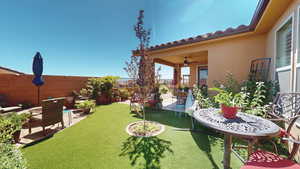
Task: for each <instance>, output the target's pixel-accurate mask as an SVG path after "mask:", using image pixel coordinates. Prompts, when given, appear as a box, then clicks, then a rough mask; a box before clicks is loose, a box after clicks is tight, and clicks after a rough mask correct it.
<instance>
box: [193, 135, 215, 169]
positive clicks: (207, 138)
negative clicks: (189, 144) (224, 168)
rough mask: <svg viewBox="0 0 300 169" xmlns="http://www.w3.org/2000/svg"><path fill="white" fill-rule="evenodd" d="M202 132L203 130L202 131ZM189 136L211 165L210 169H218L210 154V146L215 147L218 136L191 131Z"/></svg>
mask: <svg viewBox="0 0 300 169" xmlns="http://www.w3.org/2000/svg"><path fill="white" fill-rule="evenodd" d="M203 131H204V130H203ZM191 135H192V137H193V139H194V141H195V142H196V144H197V146H198V147H199V148H200V149H201V150H202V151H204V152H205V154H206V156H207V158H208V159H209V161H210V162H211V164H212V167H213V168H212V169H219V166H218V165H217V164H216V162H215V160H214V158H213V156H212V154H211V146H213V145H216V144H217V143H218V140H219V139H218V135H217V134H216V135H213V136H212V135H210V134H208V133H206V132H204V133H203V132H193V131H191Z"/></svg>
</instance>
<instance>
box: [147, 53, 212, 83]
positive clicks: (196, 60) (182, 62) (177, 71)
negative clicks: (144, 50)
mask: <svg viewBox="0 0 300 169" xmlns="http://www.w3.org/2000/svg"><path fill="white" fill-rule="evenodd" d="M153 56H154V62H155V63H159V64H162V65H166V66H170V67H172V68H173V85H174V87H176V88H179V87H183V86H185V87H192V86H193V85H207V78H208V51H207V50H203V51H199V52H190V51H184V52H182V53H180V54H173V55H168V54H165V55H162V56H156V55H153ZM183 67H188V68H189V72H190V74H182V71H181V69H182V68H183Z"/></svg>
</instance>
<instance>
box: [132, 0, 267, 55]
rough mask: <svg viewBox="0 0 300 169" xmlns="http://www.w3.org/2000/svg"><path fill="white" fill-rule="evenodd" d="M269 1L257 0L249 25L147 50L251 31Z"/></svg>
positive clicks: (151, 49) (134, 52) (163, 44)
mask: <svg viewBox="0 0 300 169" xmlns="http://www.w3.org/2000/svg"><path fill="white" fill-rule="evenodd" d="M269 1H270V0H260V1H259V3H258V6H257V8H256V10H255V13H254V16H253V18H252V20H251V23H250V24H249V25H240V26H238V27H236V28H227V29H226V30H223V31H222V30H218V31H216V32H213V33H207V34H204V35H198V36H195V37H190V38H186V39H181V40H177V41H173V42H167V43H162V44H159V45H155V46H151V47H150V48H149V50H150V51H154V50H159V49H165V48H170V47H175V46H180V45H186V44H191V43H196V42H202V41H206V40H211V39H217V38H222V37H226V36H231V35H236V34H240V33H245V32H250V31H253V30H254V29H255V28H256V25H257V24H258V22H259V20H260V19H261V17H262V15H263V13H264V11H265V9H266V7H267V5H268V3H269ZM132 52H133V54H138V53H139V51H138V50H134V51H132Z"/></svg>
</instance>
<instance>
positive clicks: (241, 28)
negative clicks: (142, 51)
mask: <svg viewBox="0 0 300 169" xmlns="http://www.w3.org/2000/svg"><path fill="white" fill-rule="evenodd" d="M250 29H251V27H250V26H246V25H240V26H238V27H237V28H227V29H226V30H224V31H221V30H218V31H216V32H213V33H207V34H204V35H198V36H195V37H190V38H186V39H181V40H177V41H173V42H167V43H162V44H160V45H155V46H151V47H150V50H157V49H163V48H169V47H174V46H179V45H185V44H190V43H195V42H201V41H206V40H211V39H216V38H221V37H225V36H230V35H235V34H240V33H244V32H249V31H250Z"/></svg>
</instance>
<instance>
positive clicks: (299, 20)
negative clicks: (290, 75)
mask: <svg viewBox="0 0 300 169" xmlns="http://www.w3.org/2000/svg"><path fill="white" fill-rule="evenodd" d="M296 15H297V17H296V18H297V19H296V24H297V25H296V29H297V30H296V48H295V49H296V51H295V57H294V64H295V65H296V66H295V70H294V92H296V91H297V68H299V67H300V63H298V62H297V61H298V57H300V56H299V50H300V47H299V45H300V42H299V41H300V37H299V36H300V25H299V24H300V5H298V8H297V14H296Z"/></svg>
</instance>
